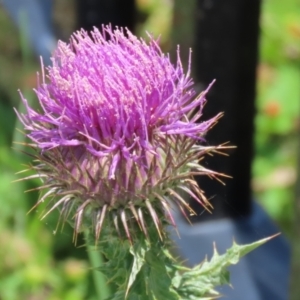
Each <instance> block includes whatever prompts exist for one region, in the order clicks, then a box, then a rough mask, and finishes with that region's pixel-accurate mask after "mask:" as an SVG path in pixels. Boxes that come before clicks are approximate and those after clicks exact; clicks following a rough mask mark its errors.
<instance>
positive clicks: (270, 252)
mask: <svg viewBox="0 0 300 300" xmlns="http://www.w3.org/2000/svg"><path fill="white" fill-rule="evenodd" d="M176 221H177V226H178V231H179V234H180V238H178V236H177V234H176V233H175V231H174V230H172V231H171V232H172V233H171V234H172V238H173V240H175V242H176V244H177V246H178V251H179V253H180V255H181V256H182V258H184V259H187V264H189V265H190V266H193V265H195V264H198V263H200V262H201V261H202V260H203V259H204V257H205V256H206V255H208V257H209V258H210V257H211V255H212V252H213V243H214V242H215V243H216V246H217V249H218V252H219V253H220V254H222V253H224V252H225V251H226V249H228V248H230V247H231V246H232V241H233V239H234V240H235V241H236V242H237V243H238V244H245V243H252V242H254V241H256V240H258V239H261V238H264V237H268V236H271V235H274V234H276V233H278V232H279V229H278V228H277V227H276V226H275V225H274V223H273V222H272V221H271V220H270V218H269V216H268V215H267V214H266V213H265V212H264V211H263V209H262V208H261V207H260V206H259V205H258V204H256V203H254V204H253V213H252V215H251V216H250V217H249V218H246V219H238V220H232V219H221V220H214V221H208V222H200V223H196V224H194V225H193V226H191V225H189V224H188V223H187V222H186V221H185V220H184V219H183V218H182V217H181V215H180V213H178V214H177V215H176ZM230 273H231V284H232V287H229V286H224V287H220V288H218V290H219V291H220V292H221V293H222V294H223V295H224V296H223V297H222V298H221V299H230V300H286V299H288V289H289V276H290V247H289V244H288V243H287V241H286V239H285V238H284V237H283V236H282V235H280V236H278V237H276V238H274V239H273V240H271V241H269V242H268V243H266V244H265V245H263V246H261V247H259V248H257V249H256V250H254V251H253V252H252V253H250V254H248V255H246V256H245V257H244V258H242V259H241V261H240V262H239V263H238V264H237V265H235V266H232V267H230Z"/></svg>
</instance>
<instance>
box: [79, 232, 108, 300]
mask: <svg viewBox="0 0 300 300" xmlns="http://www.w3.org/2000/svg"><path fill="white" fill-rule="evenodd" d="M84 235H85V239H86V241H88V240H89V233H88V231H87V230H86V231H84ZM87 252H88V256H89V260H90V263H91V265H92V274H93V279H94V285H95V289H96V293H97V299H98V300H104V299H106V298H108V297H109V296H110V294H111V293H110V290H109V287H108V285H107V280H106V278H105V276H104V275H103V274H102V273H101V272H99V267H101V266H102V265H103V258H102V254H101V253H99V251H97V249H96V247H95V246H92V245H90V244H89V243H88V242H87Z"/></svg>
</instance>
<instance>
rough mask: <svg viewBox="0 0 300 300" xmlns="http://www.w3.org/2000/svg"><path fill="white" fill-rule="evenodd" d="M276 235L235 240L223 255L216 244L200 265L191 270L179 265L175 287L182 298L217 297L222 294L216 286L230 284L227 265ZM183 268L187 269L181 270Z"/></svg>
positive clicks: (174, 282) (202, 298)
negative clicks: (246, 241) (240, 242)
mask: <svg viewBox="0 0 300 300" xmlns="http://www.w3.org/2000/svg"><path fill="white" fill-rule="evenodd" d="M275 236H277V235H274V236H272V237H268V238H265V239H262V240H259V241H257V242H254V243H252V244H247V245H238V244H236V243H235V242H233V245H232V247H231V248H230V249H228V250H227V251H226V253H225V254H223V255H219V254H218V252H217V250H216V247H215V246H214V253H213V256H212V258H211V260H210V261H208V260H207V259H205V260H204V261H203V262H202V263H201V264H200V265H197V266H195V267H194V268H192V269H190V270H186V269H184V268H182V267H178V271H177V273H176V275H175V277H174V278H173V280H172V284H173V287H174V289H175V290H176V291H177V292H178V294H179V295H180V296H181V299H186V300H188V299H190V300H192V299H195V300H196V299H197V300H204V299H215V298H216V297H218V296H220V294H219V293H218V292H217V291H216V290H215V288H216V287H217V286H220V285H224V284H229V280H230V275H229V271H228V270H227V267H228V266H230V265H234V264H237V263H238V261H239V260H240V258H242V257H243V256H245V255H246V254H248V253H249V252H251V251H253V250H254V249H256V248H257V247H259V246H261V245H263V244H264V243H266V242H268V241H269V240H270V239H272V238H274V237H275ZM183 270H185V271H184V272H180V271H183Z"/></svg>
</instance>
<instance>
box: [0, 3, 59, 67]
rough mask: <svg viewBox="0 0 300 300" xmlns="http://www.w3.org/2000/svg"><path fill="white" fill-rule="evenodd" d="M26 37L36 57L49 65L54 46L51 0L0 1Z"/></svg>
mask: <svg viewBox="0 0 300 300" xmlns="http://www.w3.org/2000/svg"><path fill="white" fill-rule="evenodd" d="M0 3H1V4H2V5H3V6H4V8H5V9H6V10H7V12H8V13H9V15H10V17H11V18H12V19H13V21H14V23H15V24H16V25H17V26H18V28H19V30H21V32H22V33H23V34H25V35H26V36H27V38H28V39H29V41H30V43H31V45H32V47H33V49H34V52H35V53H36V55H37V56H42V57H43V61H44V64H45V65H49V64H50V56H51V52H52V51H53V49H54V48H55V46H56V38H55V35H54V33H53V28H52V5H53V0H1V2H0Z"/></svg>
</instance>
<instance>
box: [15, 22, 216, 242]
mask: <svg viewBox="0 0 300 300" xmlns="http://www.w3.org/2000/svg"><path fill="white" fill-rule="evenodd" d="M149 39H150V41H149V43H148V44H147V43H146V42H145V41H144V40H142V39H138V38H136V37H135V36H134V35H133V34H132V33H131V32H129V31H128V30H125V31H124V30H122V29H115V30H112V29H111V28H110V27H104V28H103V30H102V32H100V31H98V30H97V29H94V30H93V31H92V32H91V33H90V34H88V33H87V32H85V31H83V30H81V31H78V32H76V33H74V34H73V36H72V37H71V39H70V43H69V44H66V43H63V42H59V44H58V47H57V50H56V51H55V53H54V56H53V58H52V66H50V67H47V68H44V67H43V65H42V82H41V83H40V84H39V85H38V88H37V89H36V90H35V93H36V95H37V98H38V99H39V103H40V107H41V109H40V110H34V109H33V108H32V107H30V106H29V104H28V102H27V100H26V99H25V98H24V97H23V96H22V94H21V98H22V101H23V103H24V105H25V106H26V110H27V112H26V113H24V114H23V113H18V112H17V114H18V117H19V119H20V120H21V122H22V123H23V125H24V128H25V130H26V131H27V136H28V137H29V139H31V141H32V143H31V144H30V145H31V146H33V147H34V148H35V158H36V163H35V164H34V165H33V166H32V168H33V169H34V170H35V171H36V173H37V174H36V175H34V176H28V177H27V178H32V177H38V178H41V179H42V181H43V186H42V187H40V189H41V190H44V192H43V193H42V195H41V197H40V199H39V201H38V203H37V205H38V204H40V203H41V202H44V201H45V200H47V199H48V200H49V202H51V203H53V204H52V207H51V208H50V209H49V210H48V211H47V212H46V214H45V215H44V217H45V216H46V215H47V214H48V213H50V212H51V211H52V210H54V209H55V208H57V207H59V208H60V212H61V218H62V221H63V222H64V221H66V220H69V216H71V217H74V232H75V236H76V235H77V233H78V232H80V231H81V228H82V225H83V224H86V223H87V224H92V227H93V231H94V233H95V239H96V240H98V239H99V237H100V233H101V230H102V228H103V224H104V222H105V220H108V222H111V223H112V224H114V226H115V228H116V230H117V232H118V233H119V234H120V235H122V233H125V234H126V236H127V238H128V239H129V240H132V237H133V236H134V235H135V231H136V230H140V231H142V232H143V233H144V234H145V235H146V236H147V235H148V227H149V226H151V225H149V224H148V221H147V222H146V220H149V219H151V220H152V221H151V222H152V224H153V225H154V226H155V228H156V230H157V232H158V233H159V236H160V238H161V239H163V237H164V231H163V230H162V227H163V225H164V224H165V220H167V221H168V222H169V223H171V224H173V225H174V226H175V225H176V224H175V222H174V219H173V217H172V211H171V210H172V207H171V205H172V203H174V204H176V205H177V206H178V207H179V209H180V210H181V211H182V212H183V213H184V214H185V215H186V216H187V214H186V212H188V213H193V211H192V209H191V208H190V207H189V205H188V203H187V201H186V200H185V198H184V197H183V196H182V192H184V193H186V194H187V195H189V196H190V197H191V198H193V199H194V200H195V201H197V202H199V203H200V204H201V205H203V206H205V207H206V208H209V206H210V204H209V202H208V201H207V200H206V198H205V196H204V194H203V192H202V190H201V189H200V188H199V187H198V185H197V183H196V181H195V180H194V176H196V175H210V176H215V175H216V173H215V172H212V171H209V170H207V169H205V168H204V167H203V166H201V165H200V164H199V160H200V159H201V158H202V157H203V156H204V155H205V154H207V153H209V152H214V151H217V149H218V147H205V146H203V145H201V143H202V142H203V141H204V136H205V134H206V133H207V131H208V130H209V128H210V127H211V126H213V125H214V123H215V122H216V121H217V119H218V118H219V116H220V115H218V116H216V117H214V118H212V119H210V120H208V121H202V122H199V118H200V117H201V114H202V108H203V106H204V104H205V96H206V94H207V92H208V90H209V88H208V89H207V90H205V91H204V92H203V93H201V94H200V95H198V96H196V94H195V90H194V89H193V81H192V79H191V78H190V64H189V68H188V71H187V73H184V71H183V68H182V65H181V61H180V58H179V50H178V57H177V64H176V65H175V66H174V65H172V63H171V62H170V59H169V57H168V56H167V55H164V54H163V53H162V52H161V50H160V48H159V46H158V43H157V41H156V40H154V39H153V38H152V37H149ZM45 69H46V70H45ZM45 73H46V75H45ZM162 215H163V216H166V219H164V217H162ZM146 216H147V217H146ZM149 217H150V218H149ZM187 217H188V216H187Z"/></svg>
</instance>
